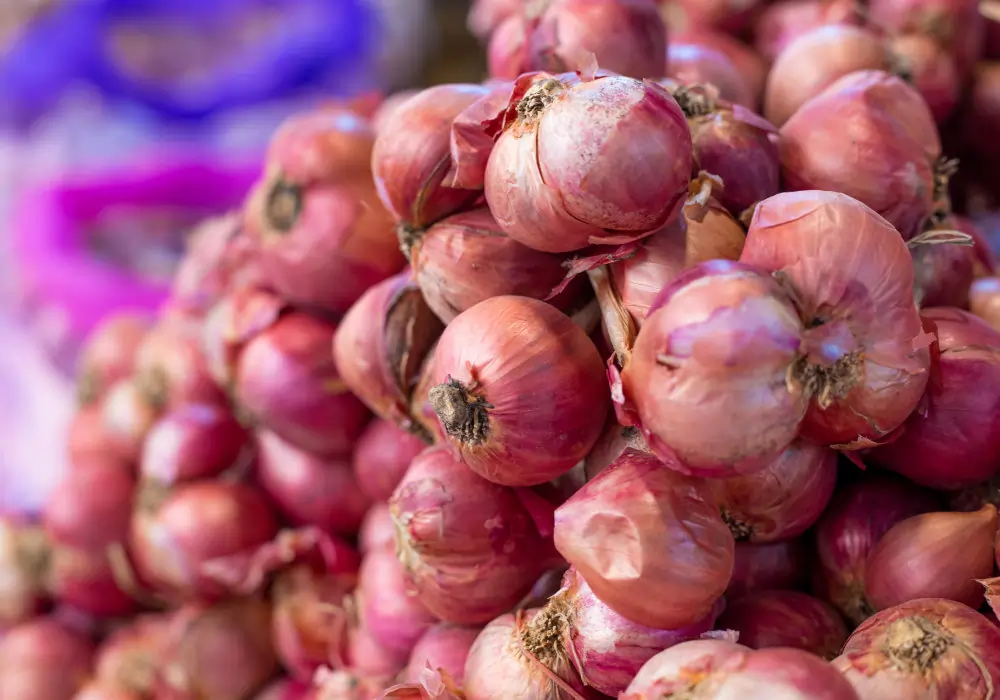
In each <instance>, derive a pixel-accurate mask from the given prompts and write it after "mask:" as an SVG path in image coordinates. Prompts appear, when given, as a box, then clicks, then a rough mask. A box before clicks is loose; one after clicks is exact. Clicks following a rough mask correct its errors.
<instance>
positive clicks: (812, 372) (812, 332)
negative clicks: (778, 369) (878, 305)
mask: <svg viewBox="0 0 1000 700" xmlns="http://www.w3.org/2000/svg"><path fill="white" fill-rule="evenodd" d="M863 371H864V352H863V350H862V348H861V347H860V346H859V345H858V342H857V340H856V339H855V338H854V335H853V333H852V332H851V329H850V328H849V327H848V326H847V324H846V323H845V322H843V321H831V322H829V323H824V322H822V321H817V322H816V323H815V325H813V327H812V328H809V329H807V330H806V331H805V333H803V335H802V354H801V356H800V357H799V358H798V360H796V361H795V363H794V364H793V365H792V373H793V376H794V378H795V380H796V381H797V382H798V383H799V384H800V385H801V386H802V387H803V389H804V390H805V392H806V393H807V395H809V396H811V397H813V398H814V399H815V400H816V402H817V404H818V405H819V407H820V408H821V409H827V408H829V407H830V405H831V404H832V403H833V402H834V401H835V400H837V399H842V398H844V397H845V396H847V395H848V394H849V393H850V392H851V390H852V389H853V388H854V387H855V386H856V385H857V384H858V383H859V382H860V381H861V379H862V374H863Z"/></svg>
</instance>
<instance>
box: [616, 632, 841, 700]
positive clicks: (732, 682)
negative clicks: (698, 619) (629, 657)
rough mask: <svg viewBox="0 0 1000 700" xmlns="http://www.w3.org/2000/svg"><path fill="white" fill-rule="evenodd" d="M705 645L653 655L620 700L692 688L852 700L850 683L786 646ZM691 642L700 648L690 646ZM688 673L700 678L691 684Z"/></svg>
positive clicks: (727, 697) (725, 695)
mask: <svg viewBox="0 0 1000 700" xmlns="http://www.w3.org/2000/svg"><path fill="white" fill-rule="evenodd" d="M708 643H709V640H703V641H702V640H699V641H693V642H685V643H684V644H679V645H678V646H676V647H672V648H671V649H668V650H667V651H665V652H661V654H659V655H657V656H655V657H653V659H651V660H650V661H649V663H648V664H647V665H646V666H645V667H643V670H642V671H640V672H639V675H638V676H636V679H635V681H633V683H632V685H630V686H629V689H628V690H627V691H626V692H625V694H624V695H622V696H621V697H622V700H641V699H642V698H648V697H656V695H655V693H657V692H659V693H662V694H666V693H670V692H672V691H674V690H676V691H678V692H684V691H685V690H689V689H690V688H692V687H693V688H694V690H693V692H694V693H697V694H700V695H703V697H706V698H712V699H713V700H736V699H737V698H746V697H760V698H777V697H781V698H788V700H857V696H856V695H855V693H854V691H853V690H852V688H851V685H850V683H848V682H847V681H846V680H845V679H844V678H843V676H841V675H840V674H838V673H837V671H836V670H835V669H834V668H833V667H832V666H830V664H828V663H827V662H826V661H823V660H822V659H820V658H819V657H817V656H814V655H813V654H810V653H809V652H806V651H802V650H801V649H789V648H773V649H762V650H759V651H753V650H750V649H747V648H746V647H744V646H742V645H739V644H733V643H731V642H715V644H717V645H728V646H725V647H721V648H720V647H708V648H706V647H704V646H701V645H705V644H708ZM696 644H697V645H699V646H698V647H694V645H696ZM689 647H690V648H689ZM695 669H697V671H695ZM693 672H694V673H695V674H696V675H694V678H698V679H699V680H697V681H695V683H694V684H693V685H692V675H693ZM748 692H749V693H752V695H748V694H747V693H748ZM665 696H666V697H669V695H665Z"/></svg>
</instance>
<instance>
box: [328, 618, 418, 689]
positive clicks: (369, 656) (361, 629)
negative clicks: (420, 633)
mask: <svg viewBox="0 0 1000 700" xmlns="http://www.w3.org/2000/svg"><path fill="white" fill-rule="evenodd" d="M334 661H338V662H339V661H340V660H338V659H334ZM346 661H347V662H348V666H349V667H350V668H351V669H352V670H353V671H354V672H355V673H358V674H360V675H362V676H365V677H368V678H392V677H395V676H396V675H398V674H399V673H400V672H401V671H402V670H403V669H404V668H405V666H406V661H407V654H406V653H401V652H400V651H394V650H392V649H387V648H386V647H384V646H382V645H381V644H379V643H378V641H377V640H376V639H375V638H374V637H373V636H372V633H371V630H369V629H368V627H366V626H365V625H364V624H363V623H361V622H359V623H358V624H356V625H353V626H352V627H351V628H350V630H349V632H348V647H347V659H346Z"/></svg>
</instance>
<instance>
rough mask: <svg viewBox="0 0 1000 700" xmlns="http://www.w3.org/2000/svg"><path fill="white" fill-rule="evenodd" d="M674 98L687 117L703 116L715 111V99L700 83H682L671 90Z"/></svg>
mask: <svg viewBox="0 0 1000 700" xmlns="http://www.w3.org/2000/svg"><path fill="white" fill-rule="evenodd" d="M673 96H674V99H675V100H677V104H678V105H679V106H680V108H681V111H683V112H684V116H685V117H687V118H688V119H694V118H695V117H704V116H705V115H706V114H711V113H712V112H714V111H715V109H716V105H715V100H714V99H712V96H711V95H710V94H709V93H708V91H707V90H706V89H705V88H704V87H703V86H701V85H691V86H687V85H682V86H680V87H678V88H676V89H675V90H674V91H673Z"/></svg>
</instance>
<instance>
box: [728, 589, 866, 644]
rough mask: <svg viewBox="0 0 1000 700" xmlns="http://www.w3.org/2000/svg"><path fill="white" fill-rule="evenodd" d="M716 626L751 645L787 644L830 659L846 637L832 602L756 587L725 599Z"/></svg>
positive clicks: (790, 592)
mask: <svg viewBox="0 0 1000 700" xmlns="http://www.w3.org/2000/svg"><path fill="white" fill-rule="evenodd" d="M718 628H719V629H724V630H735V631H736V632H738V633H739V635H740V637H739V639H740V644H743V645H744V646H748V647H750V648H751V649H766V648H769V647H791V648H795V649H802V650H804V651H808V652H810V653H813V654H816V655H817V656H821V657H823V658H824V659H832V658H834V657H835V656H837V655H838V654H839V653H840V650H841V648H842V647H843V646H844V642H845V641H847V625H845V624H844V620H843V618H842V617H841V616H840V613H838V612H837V611H836V610H835V609H834V608H833V606H831V605H830V604H828V603H825V602H823V601H822V600H820V599H819V598H814V597H812V596H811V595H808V594H806V593H800V592H798V591H759V592H753V593H749V594H747V595H745V596H743V597H742V598H736V599H733V600H727V602H726V610H725V612H724V613H723V614H722V616H721V617H720V618H719V622H718Z"/></svg>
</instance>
